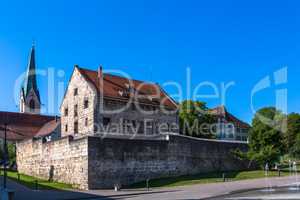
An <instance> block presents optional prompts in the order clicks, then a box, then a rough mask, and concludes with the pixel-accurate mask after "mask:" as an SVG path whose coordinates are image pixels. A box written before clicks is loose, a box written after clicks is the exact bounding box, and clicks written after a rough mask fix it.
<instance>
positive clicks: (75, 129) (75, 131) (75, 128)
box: [74, 121, 78, 134]
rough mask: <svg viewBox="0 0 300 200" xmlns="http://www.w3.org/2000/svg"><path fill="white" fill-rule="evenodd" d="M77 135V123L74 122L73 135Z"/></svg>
mask: <svg viewBox="0 0 300 200" xmlns="http://www.w3.org/2000/svg"><path fill="white" fill-rule="evenodd" d="M77 133H78V122H77V121H76V122H74V134H77Z"/></svg>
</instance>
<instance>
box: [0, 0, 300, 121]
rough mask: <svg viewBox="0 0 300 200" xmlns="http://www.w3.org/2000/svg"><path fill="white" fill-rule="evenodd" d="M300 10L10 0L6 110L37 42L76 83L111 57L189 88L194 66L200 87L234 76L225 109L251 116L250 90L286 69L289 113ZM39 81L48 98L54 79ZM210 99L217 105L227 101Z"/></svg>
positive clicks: (44, 56) (3, 51) (43, 59)
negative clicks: (76, 69)
mask: <svg viewBox="0 0 300 200" xmlns="http://www.w3.org/2000/svg"><path fill="white" fill-rule="evenodd" d="M299 7H300V2H299V1H296V0H295V1H271V0H270V1H259V0H252V1H247V2H246V1H240V0H237V1H230V0H228V1H221V0H219V1H201V0H195V1H188V0H185V1H174V0H164V1H155V0H151V1H150V0H149V1H142V0H137V1H113V0H112V1H106V2H104V1H100V0H94V1H92V0H91V1H79V0H72V1H56V0H52V1H30V0H28V1H21V0H20V1H2V2H1V3H0V69H1V73H0V80H1V84H0V97H1V98H0V110H8V111H17V110H18V108H17V105H16V102H15V101H14V87H15V81H16V79H17V78H18V76H19V75H20V74H21V73H23V72H24V71H25V69H26V65H27V60H28V53H29V50H30V47H31V43H32V40H33V39H34V40H35V41H36V55H37V65H38V68H39V69H47V68H48V67H54V68H55V69H56V70H64V71H65V72H66V75H65V76H64V77H62V78H61V77H58V78H56V81H65V82H67V81H68V79H69V77H70V74H71V72H72V69H73V66H74V64H79V65H80V66H85V67H88V68H91V69H96V68H97V66H98V65H99V64H102V65H103V67H104V69H121V70H124V71H126V72H127V73H129V74H130V75H131V76H132V77H134V78H135V79H142V80H149V81H154V82H158V83H161V84H163V83H164V82H166V81H170V80H172V81H176V82H179V83H181V84H182V85H183V86H186V84H185V77H186V75H185V73H186V68H187V67H190V68H191V71H192V86H193V87H195V86H196V85H197V84H198V83H201V82H202V81H210V82H213V83H216V84H220V83H221V82H226V83H228V82H230V81H234V82H235V86H233V87H232V88H230V89H229V92H228V96H227V102H226V106H227V107H228V109H229V111H231V112H232V113H233V114H235V115H236V116H238V117H240V118H241V119H243V120H245V121H248V122H250V121H251V118H252V116H253V113H252V112H251V109H250V92H251V89H252V88H253V87H254V85H255V84H256V83H257V82H258V81H259V80H260V79H262V78H264V77H265V76H267V75H269V74H272V73H273V72H274V71H276V70H278V69H280V68H282V67H285V66H287V67H288V84H286V85H283V86H280V87H283V88H285V87H286V88H288V106H289V107H288V110H289V112H291V111H295V112H300V93H299V91H300V84H299V79H300V12H299ZM38 83H39V88H40V90H41V96H42V101H43V103H44V104H45V105H47V98H48V95H47V91H46V90H47V87H46V85H47V79H45V78H43V77H39V79H38ZM166 90H168V91H170V92H172V91H173V89H172V88H166ZM274 91H275V87H272V88H270V89H268V90H265V91H264V92H262V93H260V94H259V95H257V97H256V98H255V101H254V102H255V105H254V106H255V108H260V107H262V106H267V105H273V104H274V98H275V92H274ZM205 92H208V93H209V92H210V90H209V89H207V90H205V89H204V90H203V93H205ZM200 100H201V99H200ZM56 101H57V102H56V104H57V105H59V104H60V100H56ZM205 101H207V102H208V106H210V107H213V106H216V105H218V104H220V103H221V100H220V99H205ZM57 105H56V106H55V109H54V110H55V111H54V113H55V112H56V113H57V112H58V108H57V107H58V106H57ZM49 114H53V113H52V112H50V113H49Z"/></svg>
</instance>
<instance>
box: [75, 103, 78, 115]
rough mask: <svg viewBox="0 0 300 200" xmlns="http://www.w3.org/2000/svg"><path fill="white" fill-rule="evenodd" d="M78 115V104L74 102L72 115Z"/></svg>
mask: <svg viewBox="0 0 300 200" xmlns="http://www.w3.org/2000/svg"><path fill="white" fill-rule="evenodd" d="M77 116H78V105H77V104H75V105H74V117H77Z"/></svg>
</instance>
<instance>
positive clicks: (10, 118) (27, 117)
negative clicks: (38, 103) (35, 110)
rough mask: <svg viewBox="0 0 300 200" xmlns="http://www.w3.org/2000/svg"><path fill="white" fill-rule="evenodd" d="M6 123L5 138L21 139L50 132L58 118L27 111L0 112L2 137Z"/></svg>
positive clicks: (56, 123)
mask: <svg viewBox="0 0 300 200" xmlns="http://www.w3.org/2000/svg"><path fill="white" fill-rule="evenodd" d="M4 124H7V139H9V140H22V139H26V138H33V137H38V136H46V135H49V134H50V133H52V132H53V131H54V130H55V129H56V128H57V127H58V126H59V124H60V118H59V117H57V118H56V117H55V116H45V115H36V114H27V113H14V112H0V137H1V138H4V127H5V126H4Z"/></svg>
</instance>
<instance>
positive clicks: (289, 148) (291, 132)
mask: <svg viewBox="0 0 300 200" xmlns="http://www.w3.org/2000/svg"><path fill="white" fill-rule="evenodd" d="M299 134H300V115H299V114H298V113H291V114H289V115H288V124H287V131H286V132H285V134H284V146H285V152H286V153H289V154H290V155H291V156H294V155H295V154H294V152H293V151H294V149H297V147H296V148H295V147H294V146H295V145H296V142H297V137H298V135H299Z"/></svg>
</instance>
